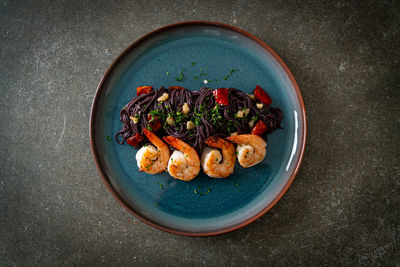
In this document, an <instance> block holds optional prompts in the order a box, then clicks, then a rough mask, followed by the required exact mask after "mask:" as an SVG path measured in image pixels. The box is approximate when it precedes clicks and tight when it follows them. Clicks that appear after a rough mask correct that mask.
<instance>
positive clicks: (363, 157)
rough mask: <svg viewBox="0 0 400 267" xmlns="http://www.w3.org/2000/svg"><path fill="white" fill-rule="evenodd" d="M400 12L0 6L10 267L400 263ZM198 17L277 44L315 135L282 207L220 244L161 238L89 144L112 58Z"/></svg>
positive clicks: (5, 253) (1, 126)
mask: <svg viewBox="0 0 400 267" xmlns="http://www.w3.org/2000/svg"><path fill="white" fill-rule="evenodd" d="M321 2H325V1H321ZM399 13H400V5H399V2H398V1H387V2H385V1H377V3H366V2H365V3H364V1H360V4H357V3H356V2H353V3H349V1H342V2H331V3H317V2H316V1H315V3H310V2H304V3H302V2H298V1H268V2H263V1H235V2H233V1H232V2H231V1H216V2H209V1H187V3H185V4H183V3H180V2H179V1H157V3H149V2H148V1H116V2H112V1H101V2H100V1H92V2H86V1H58V2H57V3H56V1H1V2H0V53H1V54H0V73H1V79H0V90H1V96H0V116H1V120H0V149H1V154H0V164H1V165H0V166H1V170H0V209H1V210H0V265H5V266H11V265H15V264H16V265H17V266H23V265H47V264H50V263H51V264H52V265H62V264H65V265H88V264H93V265H98V264H104V265H111V264H113V265H131V264H132V265H134V264H135V263H136V264H137V265H141V266H143V265H155V264H157V263H158V264H161V263H163V264H168V265H175V264H179V265H189V264H190V265H210V266H224V265H235V266H239V265H252V266H257V265H258V266H259V265H262V264H263V263H268V264H271V265H310V264H313V265H317V264H318V265H319V264H326V265H355V264H358V265H397V266H399V265H400V260H399V258H400V255H399V242H400V226H399V225H400V223H399V221H400V219H399V218H400V212H399V209H400V197H399V195H400V180H399V177H400V138H399V134H400V116H399V114H400V86H399V84H400V79H399V67H400V64H399V60H400V37H399V36H400V34H399V29H400V17H399ZM196 19H202V20H214V21H221V22H225V23H229V24H233V25H237V26H239V27H242V28H243V29H245V30H248V31H249V32H250V33H253V34H255V35H256V36H258V37H260V38H261V39H262V40H264V41H266V42H267V43H268V44H269V45H270V46H271V47H272V48H273V49H274V50H275V51H276V52H277V53H278V54H279V55H280V56H281V57H282V58H283V60H284V61H285V62H286V63H287V64H288V66H289V68H290V69H291V70H292V72H293V74H294V76H295V78H296V80H297V81H298V84H299V86H300V88H301V91H302V93H303V96H304V100H305V104H306V108H307V117H308V127H309V133H308V143H307V148H306V153H305V157H304V161H303V165H302V167H301V170H300V172H299V174H298V176H297V178H296V179H295V181H294V183H293V185H292V186H291V188H290V189H289V191H288V192H287V194H286V195H285V196H284V197H283V199H282V200H281V201H280V202H279V203H278V204H277V205H276V206H275V207H274V208H273V209H272V210H271V211H270V212H268V213H267V214H266V215H264V216H263V217H261V218H260V219H259V220H258V221H256V222H254V223H252V224H251V225H249V226H247V227H245V228H242V229H240V230H238V231H235V232H232V233H229V234H225V235H222V236H217V237H208V238H188V237H182V236H175V235H172V234H168V233H164V232H161V231H159V230H156V229H153V228H152V227H150V226H147V225H146V224H144V223H142V222H140V221H138V220H137V219H135V218H134V217H133V216H131V215H130V214H129V213H128V212H126V211H125V210H124V209H123V208H122V207H120V206H119V204H118V203H117V201H116V200H114V198H113V197H112V196H111V194H110V193H109V192H108V191H107V189H106V187H105V186H104V185H103V184H102V182H101V179H100V177H99V175H98V173H97V171H96V169H95V166H94V162H93V160H92V155H91V151H90V146H89V135H88V121H89V116H90V107H91V101H92V97H93V95H94V93H95V90H96V86H97V84H98V82H99V81H100V78H101V76H102V74H103V72H104V71H105V70H106V68H107V67H108V65H109V64H110V63H111V62H112V60H113V59H114V58H115V57H116V56H117V55H118V54H119V53H120V52H121V51H122V50H123V49H124V48H125V47H126V46H128V45H129V44H130V43H131V42H132V41H134V40H135V39H137V38H138V37H140V36H141V35H143V34H145V33H147V32H149V31H151V30H153V29H155V28H157V27H160V26H162V25H165V24H170V23H173V22H178V21H185V20H196Z"/></svg>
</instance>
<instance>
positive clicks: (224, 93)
mask: <svg viewBox="0 0 400 267" xmlns="http://www.w3.org/2000/svg"><path fill="white" fill-rule="evenodd" d="M213 95H214V97H215V101H216V102H217V103H218V104H219V105H221V106H227V105H229V97H228V89H226V88H218V89H215V90H214V91H213Z"/></svg>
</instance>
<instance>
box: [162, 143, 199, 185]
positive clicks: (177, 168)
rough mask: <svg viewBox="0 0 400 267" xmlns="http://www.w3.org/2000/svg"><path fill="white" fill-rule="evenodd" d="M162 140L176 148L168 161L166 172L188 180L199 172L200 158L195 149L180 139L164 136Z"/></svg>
mask: <svg viewBox="0 0 400 267" xmlns="http://www.w3.org/2000/svg"><path fill="white" fill-rule="evenodd" d="M164 141H165V142H167V143H168V144H170V145H171V146H173V147H174V148H176V149H178V150H175V151H174V152H173V153H172V155H171V158H170V160H169V161H168V172H169V174H170V175H171V176H173V177H174V178H176V179H179V180H183V181H190V180H192V179H193V178H194V177H196V176H197V175H198V174H199V172H200V159H199V156H198V155H197V152H196V150H195V149H194V148H193V147H191V146H190V145H188V144H186V143H185V142H183V141H182V140H180V139H178V138H176V137H173V136H165V137H164Z"/></svg>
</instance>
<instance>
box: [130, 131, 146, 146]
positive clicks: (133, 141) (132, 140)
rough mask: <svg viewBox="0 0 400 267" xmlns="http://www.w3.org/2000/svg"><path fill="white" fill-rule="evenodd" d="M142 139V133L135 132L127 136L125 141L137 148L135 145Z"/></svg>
mask: <svg viewBox="0 0 400 267" xmlns="http://www.w3.org/2000/svg"><path fill="white" fill-rule="evenodd" d="M143 140H144V137H143V135H141V134H139V133H137V134H135V135H134V136H131V137H129V138H128V139H126V142H127V143H128V144H130V145H131V146H134V147H135V148H137V146H138V145H139V144H140V142H142V141H143Z"/></svg>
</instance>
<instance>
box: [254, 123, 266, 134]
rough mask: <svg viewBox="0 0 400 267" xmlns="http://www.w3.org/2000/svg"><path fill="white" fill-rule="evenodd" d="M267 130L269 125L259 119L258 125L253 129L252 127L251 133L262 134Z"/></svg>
mask: <svg viewBox="0 0 400 267" xmlns="http://www.w3.org/2000/svg"><path fill="white" fill-rule="evenodd" d="M267 130H268V126H267V125H265V123H264V122H263V121H262V120H258V121H257V123H256V125H254V126H253V129H251V134H255V135H262V134H263V133H265V131H267Z"/></svg>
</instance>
